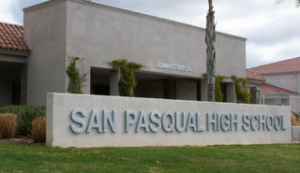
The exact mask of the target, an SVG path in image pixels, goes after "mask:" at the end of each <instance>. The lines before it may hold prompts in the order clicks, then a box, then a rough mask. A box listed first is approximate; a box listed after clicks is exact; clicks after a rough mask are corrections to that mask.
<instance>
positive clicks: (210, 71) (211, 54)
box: [205, 0, 216, 102]
mask: <svg viewBox="0 0 300 173" xmlns="http://www.w3.org/2000/svg"><path fill="white" fill-rule="evenodd" d="M208 4H209V11H208V13H207V16H206V36H205V42H206V46H207V47H206V64H207V66H206V73H207V83H208V101H211V102H214V101H215V85H214V84H215V71H216V70H215V64H216V51H215V40H216V33H215V30H216V25H215V23H214V20H215V17H214V14H215V12H214V11H213V6H212V0H208Z"/></svg>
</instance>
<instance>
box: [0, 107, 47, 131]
mask: <svg viewBox="0 0 300 173" xmlns="http://www.w3.org/2000/svg"><path fill="white" fill-rule="evenodd" d="M0 113H12V114H16V115H17V116H18V118H17V130H16V133H17V134H19V135H30V134H31V123H32V120H33V119H35V118H36V117H41V116H46V106H4V107H0Z"/></svg>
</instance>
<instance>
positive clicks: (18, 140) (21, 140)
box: [0, 136, 45, 145]
mask: <svg viewBox="0 0 300 173" xmlns="http://www.w3.org/2000/svg"><path fill="white" fill-rule="evenodd" d="M1 143H2V144H3V143H4V144H22V145H45V144H44V143H34V142H33V140H32V139H31V138H30V137H28V136H15V137H14V138H9V139H2V138H0V144H1Z"/></svg>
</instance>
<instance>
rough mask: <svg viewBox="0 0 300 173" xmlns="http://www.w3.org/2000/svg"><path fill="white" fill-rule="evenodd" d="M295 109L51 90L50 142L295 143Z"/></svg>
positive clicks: (83, 144)
mask: <svg viewBox="0 0 300 173" xmlns="http://www.w3.org/2000/svg"><path fill="white" fill-rule="evenodd" d="M290 112H291V110H290V108H289V107H283V106H262V105H245V104H228V103H209V102H196V101H179V100H163V99H145V98H128V97H114V96H91V95H72V94H57V93H49V94H48V99H47V145H50V146H60V147H106V146H110V147H111V146H113V147H127V146H182V145H215V144H269V143H290V142H292V135H291V123H290V122H291V116H290Z"/></svg>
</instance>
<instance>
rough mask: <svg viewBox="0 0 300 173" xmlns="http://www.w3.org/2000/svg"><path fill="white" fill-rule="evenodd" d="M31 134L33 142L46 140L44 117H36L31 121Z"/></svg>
mask: <svg viewBox="0 0 300 173" xmlns="http://www.w3.org/2000/svg"><path fill="white" fill-rule="evenodd" d="M31 136H32V139H33V141H34V142H42V143H44V142H46V117H37V118H35V119H34V120H33V121H32V133H31Z"/></svg>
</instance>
